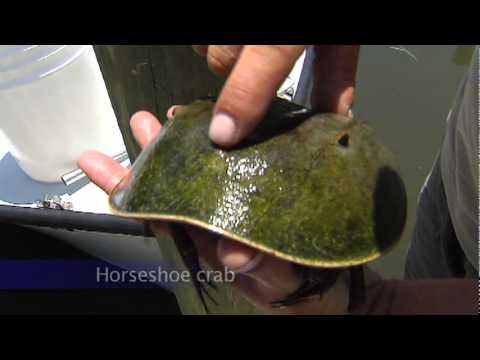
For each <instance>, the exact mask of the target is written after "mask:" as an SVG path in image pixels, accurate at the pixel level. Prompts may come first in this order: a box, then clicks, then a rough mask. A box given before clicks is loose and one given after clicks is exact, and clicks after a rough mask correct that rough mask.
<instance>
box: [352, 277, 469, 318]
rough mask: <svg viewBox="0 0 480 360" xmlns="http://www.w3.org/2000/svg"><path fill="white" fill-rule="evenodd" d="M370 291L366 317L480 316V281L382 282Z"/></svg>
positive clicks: (368, 291) (364, 312)
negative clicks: (387, 315) (479, 310)
mask: <svg viewBox="0 0 480 360" xmlns="http://www.w3.org/2000/svg"><path fill="white" fill-rule="evenodd" d="M367 289H368V290H367V302H366V304H365V306H364V307H363V308H362V309H360V310H359V313H362V314H392V315H416V314H475V315H477V314H478V300H479V299H478V280H471V279H468V280H467V279H440V280H412V281H406V280H382V281H380V282H377V283H376V284H374V285H372V286H370V287H368V288H367Z"/></svg>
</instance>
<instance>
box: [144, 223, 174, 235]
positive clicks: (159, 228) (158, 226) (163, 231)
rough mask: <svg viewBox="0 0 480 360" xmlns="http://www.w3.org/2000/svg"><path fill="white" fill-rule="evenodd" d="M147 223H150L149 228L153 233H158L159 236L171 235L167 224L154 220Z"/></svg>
mask: <svg viewBox="0 0 480 360" xmlns="http://www.w3.org/2000/svg"><path fill="white" fill-rule="evenodd" d="M149 225H150V229H151V230H152V232H153V233H154V234H155V235H160V236H165V235H169V236H170V235H171V232H170V227H169V226H168V224H166V223H164V222H161V221H154V222H151V223H150V224H149Z"/></svg>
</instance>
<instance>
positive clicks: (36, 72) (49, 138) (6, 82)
mask: <svg viewBox="0 0 480 360" xmlns="http://www.w3.org/2000/svg"><path fill="white" fill-rule="evenodd" d="M0 130H2V131H3V132H4V134H5V135H6V137H7V139H8V141H9V143H10V144H9V149H10V152H11V153H12V155H13V157H14V158H15V159H16V160H17V162H18V164H19V166H20V167H21V168H22V169H23V170H24V171H25V173H27V174H28V175H29V176H30V177H32V178H33V179H35V180H38V181H44V182H57V181H60V179H61V176H62V175H64V174H65V173H67V172H69V171H71V170H73V169H75V168H76V167H77V160H78V158H79V156H80V154H81V153H82V152H83V151H85V150H88V149H95V150H99V151H102V152H104V153H106V154H108V155H111V156H113V155H116V154H118V153H120V152H122V151H123V150H124V144H123V140H122V136H121V133H120V131H119V129H118V125H117V121H116V117H115V114H114V112H113V109H112V106H111V103H110V99H109V97H108V93H107V90H106V87H105V83H104V81H103V77H102V73H101V71H100V68H99V66H98V62H97V59H96V57H95V53H94V51H93V47H92V46H91V45H1V46H0Z"/></svg>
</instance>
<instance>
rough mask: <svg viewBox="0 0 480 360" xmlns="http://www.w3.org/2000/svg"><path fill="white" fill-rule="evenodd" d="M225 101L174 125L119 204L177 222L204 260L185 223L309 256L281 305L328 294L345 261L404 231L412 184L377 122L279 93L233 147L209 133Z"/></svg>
mask: <svg viewBox="0 0 480 360" xmlns="http://www.w3.org/2000/svg"><path fill="white" fill-rule="evenodd" d="M213 107H214V101H213V100H211V99H206V100H198V101H195V102H193V103H192V104H190V105H188V106H186V107H184V108H182V109H181V110H179V111H177V114H176V115H175V119H174V120H172V121H168V122H167V123H166V124H165V125H164V127H163V128H162V130H161V132H160V134H159V135H158V137H157V139H156V141H154V143H152V144H151V145H150V146H149V147H147V149H146V150H145V151H144V152H143V153H142V154H141V155H140V157H139V158H138V159H137V160H136V161H135V163H134V164H133V167H132V171H131V172H130V174H129V175H128V176H127V177H125V178H124V179H123V180H122V181H121V183H120V184H119V185H118V186H117V187H116V189H115V190H114V191H113V192H112V194H111V196H110V206H111V209H112V212H113V213H114V214H116V215H119V216H123V217H128V218H136V219H141V220H147V221H153V220H160V221H164V222H169V223H170V224H172V228H173V229H174V230H175V231H174V232H173V233H174V237H175V240H176V242H177V246H178V247H179V248H180V250H181V253H182V254H183V255H184V259H185V260H186V263H189V264H190V266H189V268H190V269H191V270H192V271H196V270H195V269H199V267H198V261H197V259H196V257H197V256H196V253H195V252H194V251H193V250H192V249H193V248H194V246H193V245H192V243H191V241H190V239H188V235H187V234H186V232H185V231H184V230H183V227H182V226H181V225H182V224H190V225H195V226H198V227H201V228H204V229H207V230H210V231H212V232H215V233H217V234H220V235H223V236H226V237H228V238H230V239H232V240H234V241H239V242H241V243H244V244H247V245H249V246H251V247H254V248H256V249H258V250H260V251H264V252H266V253H268V254H271V255H273V256H277V257H279V258H282V259H285V260H288V261H291V262H293V263H295V264H297V265H298V269H299V271H302V276H303V278H304V279H305V282H304V285H303V286H301V288H300V289H299V290H297V291H296V292H295V293H293V294H291V295H290V296H289V297H288V298H287V299H284V300H280V301H278V302H276V303H275V304H274V305H277V306H284V305H290V304H293V303H296V302H298V301H300V300H302V299H305V298H307V297H308V296H310V295H313V294H318V293H321V292H322V291H324V290H325V289H326V288H328V287H329V286H331V285H332V284H333V283H334V282H335V280H336V278H337V277H338V274H339V272H340V271H341V269H345V268H350V269H352V268H353V269H357V268H361V266H359V265H362V264H365V263H368V262H370V261H372V260H374V259H376V258H378V257H380V256H382V255H384V254H385V253H386V252H387V251H389V250H390V249H391V248H392V247H393V246H394V245H395V244H396V243H397V242H398V241H399V239H400V237H401V234H402V231H403V228H404V225H405V219H406V192H405V187H404V184H403V181H402V179H401V177H400V176H399V173H398V172H397V170H396V165H395V159H394V157H393V155H392V153H391V152H390V151H389V150H388V149H387V148H386V147H385V146H383V145H381V144H380V142H378V141H377V139H376V138H375V133H374V131H373V129H372V128H371V127H369V126H368V125H367V124H366V123H364V122H361V121H358V120H356V119H350V118H346V117H343V116H340V115H336V114H319V113H315V112H314V111H312V110H309V109H305V108H303V107H300V106H298V105H296V104H293V103H291V102H288V101H286V100H282V99H279V98H276V99H274V100H273V102H272V105H271V107H270V109H269V111H268V113H267V114H266V116H265V118H264V120H263V121H262V122H261V124H260V125H259V126H258V127H257V129H256V130H255V131H254V132H253V133H252V134H251V136H249V137H248V138H247V139H246V140H245V141H243V142H242V143H241V144H240V145H238V146H237V147H235V148H233V149H228V150H225V149H220V148H218V147H217V146H216V145H215V144H213V143H212V142H211V141H210V139H209V137H208V129H209V124H210V119H211V116H212V110H213ZM182 249H183V250H182ZM198 290H199V293H200V294H201V293H202V290H204V289H203V288H202V287H201V286H199V287H198ZM202 299H203V297H202Z"/></svg>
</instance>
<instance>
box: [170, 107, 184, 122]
mask: <svg viewBox="0 0 480 360" xmlns="http://www.w3.org/2000/svg"><path fill="white" fill-rule="evenodd" d="M182 108H183V106H181V105H173V106H172V107H170V108H169V109H168V110H167V118H168V120H172V119H173V117H174V116H175V114H176V113H177V112H178V111H180V110H181V109H182Z"/></svg>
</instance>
